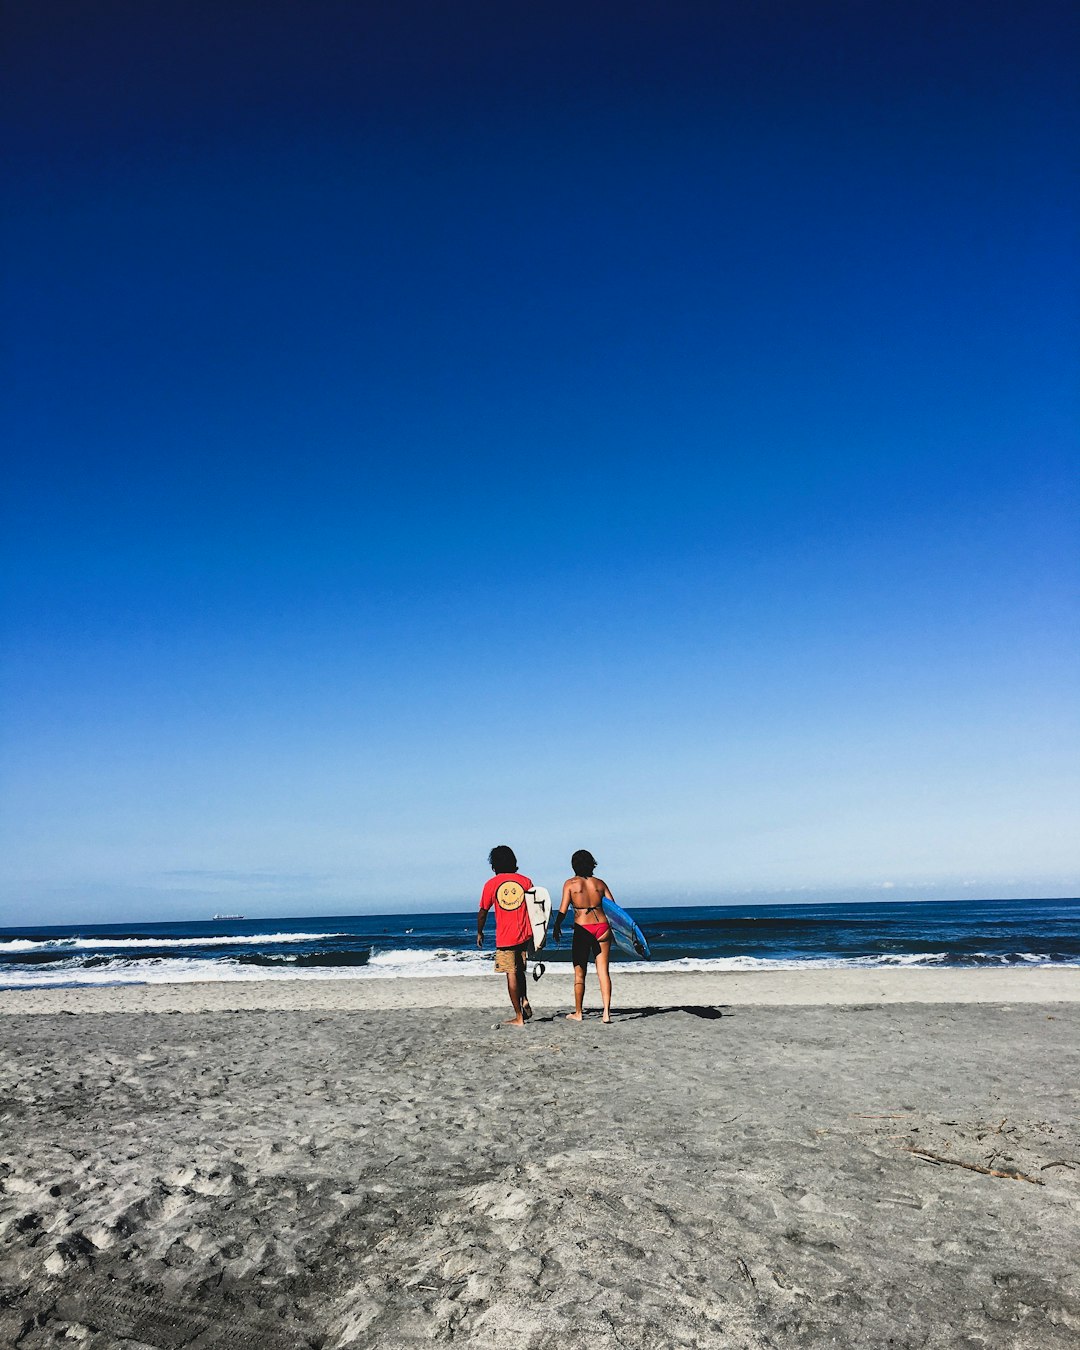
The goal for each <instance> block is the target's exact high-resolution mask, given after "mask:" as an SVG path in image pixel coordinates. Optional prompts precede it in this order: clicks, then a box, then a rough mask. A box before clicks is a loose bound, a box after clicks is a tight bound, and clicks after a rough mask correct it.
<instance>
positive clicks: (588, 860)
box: [570, 848, 596, 877]
mask: <svg viewBox="0 0 1080 1350" xmlns="http://www.w3.org/2000/svg"><path fill="white" fill-rule="evenodd" d="M570 866H571V867H572V868H573V869H574V876H576V877H591V876H592V874H593V873H594V872H595V871H596V859H595V858H594V857H593V855H592V854H591V853H590V852H589V850H588V849H587V848H579V849H578V851H577V852H576V853H575V854H574V856H573V857H572V858H571V859H570Z"/></svg>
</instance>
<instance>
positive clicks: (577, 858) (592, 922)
mask: <svg viewBox="0 0 1080 1350" xmlns="http://www.w3.org/2000/svg"><path fill="white" fill-rule="evenodd" d="M570 866H571V867H572V868H573V869H574V875H573V876H572V877H571V878H570V880H569V881H567V882H565V883H564V884H563V888H562V904H561V905H560V906H559V913H558V915H557V916H556V918H555V941H556V942H558V941H560V939H561V937H562V926H563V919H565V917H566V914H567V911H568V910H569V908H570V906H571V905H573V907H574V941H573V944H572V946H571V959H572V960H573V962H574V1011H573V1012H572V1013H567V1014H566V1015H567V1017H568V1018H569V1019H570V1021H571V1022H580V1021H581V1019H582V1015H583V1014H582V1004H583V1003H584V1001H585V972H586V970H587V969H588V966H589V960H590V959H592V960H594V961H595V962H596V978H597V979H598V980H599V981H600V997H601V998H602V999H603V1000H604V1021H605V1022H610V1021H611V976H610V975H609V974H608V957H610V955H611V936H612V934H611V924H609V923H608V921H607V918H606V916H605V915H604V898H605V897H607V899H608V900H611V901H614V899H615V897H614V896H613V895H612V894H611V892H610V891H609V890H608V885H607V882H606V881H601V880H600V878H599V877H594V876H593V873H594V872H595V871H596V859H595V858H594V857H593V855H592V854H591V853H590V852H589V851H588V850H587V849H584V848H579V849H578V851H577V852H576V853H575V854H574V856H573V857H572V858H571V859H570Z"/></svg>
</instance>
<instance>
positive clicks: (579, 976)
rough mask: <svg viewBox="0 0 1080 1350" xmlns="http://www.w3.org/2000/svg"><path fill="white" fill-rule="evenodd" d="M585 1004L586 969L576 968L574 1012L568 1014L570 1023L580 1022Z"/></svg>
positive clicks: (582, 967) (567, 1017)
mask: <svg viewBox="0 0 1080 1350" xmlns="http://www.w3.org/2000/svg"><path fill="white" fill-rule="evenodd" d="M584 1004H585V967H584V966H575V967H574V1011H573V1012H572V1013H567V1014H566V1019H567V1021H568V1022H580V1021H581V1020H582V1013H583V1008H584Z"/></svg>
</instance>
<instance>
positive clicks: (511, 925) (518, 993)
mask: <svg viewBox="0 0 1080 1350" xmlns="http://www.w3.org/2000/svg"><path fill="white" fill-rule="evenodd" d="M488 862H489V863H490V864H491V870H492V871H493V872H494V873H495V875H494V876H493V877H492V878H491V880H490V881H489V882H488V883H487V884H486V885H485V887H484V889H483V892H482V893H481V895H480V909H479V912H478V913H477V915H476V945H477V946H478V947H483V945H484V925H485V924H486V923H487V916H488V910H489V909H491V908H492V907H493V906H494V909H495V969H496V970H498V971H502V972H503V974H505V976H506V992H507V993H508V994H509V995H510V1002H511V1004H512V1005H513V1009H514V1015H513V1017H511V1018H510V1019H509V1020H508V1021H506V1022H504V1023H503V1026H507V1027H523V1026H524V1025H525V1023H526V1022H527V1021H528V1020H529V1018H530V1017H531V1016H532V1015H533V1011H532V1008H531V1007H530V1006H529V999H528V995H527V993H526V989H527V987H528V986H527V985H526V983H525V958H526V957H527V956H528V954H529V950H530V948H531V947H532V940H533V930H532V920H531V919H530V918H529V909H528V906H527V905H526V904H525V892H526V891H531V890H532V882H531V881H530V880H529V878H528V877H526V876H522V874H521V873H520V872H519V871H518V870H517V865H518V864H517V858H516V857H515V856H514V850H513V849H512V848H508V847H507V845H506V844H499V845H498V846H497V847H495V848H493V849H492V850H491V852H490V853H489V854H488Z"/></svg>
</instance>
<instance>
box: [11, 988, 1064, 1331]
mask: <svg viewBox="0 0 1080 1350" xmlns="http://www.w3.org/2000/svg"><path fill="white" fill-rule="evenodd" d="M461 983H465V982H461ZM470 983H471V982H470ZM485 983H487V982H485ZM545 983H546V982H545ZM629 984H630V982H629V981H628V980H625V981H624V982H623V985H622V988H623V991H624V1000H623V1003H624V1007H626V1006H627V1005H628V1004H630V1003H631V1002H633V1003H635V1004H636V1005H637V1010H636V1011H629V1010H628V1011H624V1012H623V1013H622V1014H621V1015H619V1017H618V1019H617V1021H616V1023H615V1024H614V1025H613V1026H611V1027H604V1026H602V1025H601V1024H600V1023H599V1020H598V1019H596V1018H590V1019H588V1020H587V1021H586V1022H585V1024H584V1025H581V1026H577V1025H573V1024H569V1023H567V1022H565V1021H564V1020H563V1019H562V1017H561V1016H559V1015H558V1014H557V1013H555V1012H553V1011H552V1008H551V1001H550V999H549V1001H548V1007H547V1008H545V1009H541V1010H540V1011H539V1012H538V1016H537V1018H536V1020H534V1022H533V1023H532V1024H531V1025H530V1026H529V1027H528V1028H527V1029H526V1030H525V1031H509V1030H505V1029H502V1028H496V1027H494V1026H493V1021H494V1015H493V1013H492V1011H491V1010H490V1009H484V1008H446V1007H442V1008H439V1007H427V1008H422V1009H418V1010H415V1011H411V1012H407V1011H403V1010H398V1009H383V1010H379V1009H375V1010H342V1011H326V1012H312V1011H279V1012H267V1011H236V1012H222V1011H215V1012H201V1013H191V1014H180V1013H167V1012H138V1011H128V1012H124V1013H115V1014H107V1013H84V1014H83V1015H81V1016H69V1015H64V1014H62V1013H47V1012H41V1013H39V1014H38V1015H35V1016H21V1015H17V1014H16V1015H10V1016H6V1017H0V1043H2V1054H0V1102H2V1106H0V1178H2V1181H0V1192H2V1193H0V1344H2V1345H15V1344H17V1345H18V1346H19V1347H20V1350H39V1347H44V1346H50V1347H51V1346H55V1345H56V1344H57V1343H58V1338H59V1343H63V1344H77V1345H82V1346H84V1347H87V1350H105V1348H106V1347H107V1348H108V1350H114V1347H125V1346H126V1347H128V1348H129V1350H134V1347H136V1346H153V1347H161V1348H162V1350H164V1348H165V1347H180V1346H188V1347H193V1348H194V1347H197V1348H198V1350H206V1348H207V1347H223V1348H224V1347H226V1346H228V1347H248V1346H251V1347H258V1350H279V1348H280V1350H293V1348H294V1347H316V1346H320V1347H327V1348H329V1347H337V1346H347V1345H351V1346H357V1347H364V1346H379V1347H396V1346H411V1345H417V1346H419V1345H422V1344H427V1343H428V1342H430V1341H431V1340H436V1341H440V1340H441V1341H454V1342H456V1343H459V1344H467V1345H479V1346H494V1347H503V1346H506V1347H514V1348H515V1350H521V1348H522V1347H526V1348H527V1347H552V1350H554V1347H560V1350H562V1348H563V1347H577V1346H581V1347H585V1346H589V1347H593V1346H612V1347H615V1346H622V1347H667V1346H679V1345H686V1346H717V1347H726V1346H731V1347H743V1346H747V1347H749V1346H753V1347H759V1346H760V1347H765V1346H775V1347H794V1346H806V1347H815V1350H816V1347H820V1346H851V1347H855V1346H858V1347H867V1346H875V1347H876V1346H890V1347H896V1348H902V1347H913V1346H927V1347H934V1348H935V1350H939V1348H942V1350H944V1348H947V1347H964V1348H965V1350H975V1348H976V1347H979V1348H980V1350H985V1348H986V1347H999V1346H1000V1347H1010V1350H1012V1348H1013V1347H1032V1348H1033V1350H1034V1348H1035V1347H1038V1350H1052V1348H1053V1347H1069V1348H1070V1350H1075V1347H1076V1346H1077V1344H1078V1343H1080V1278H1078V1275H1077V1269H1078V1265H1080V1262H1078V1257H1080V1129H1078V1122H1080V1109H1078V1107H1080V1091H1078V1089H1080V1005H1077V1004H1076V1003H1064V1002H1063V1003H1047V1004H1044V1005H1038V1004H1030V1003H1028V1004H1019V1003H1018V1004H1016V1005H1014V1006H1012V1007H1002V1006H996V1005H982V1006H979V1005H973V1004H967V1005H955V1006H950V1005H945V1004H924V1005H919V1004H907V1003H900V1004H895V1003H894V1004H887V1005H880V1006H866V1005H863V1006H858V1005H854V1006H853V1005H848V1006H833V1007H829V1006H817V1007H809V1006H802V1007H765V1006H761V1005H752V1004H746V1005H741V1006H736V1005H728V1006H715V1005H693V1004H691V1005H687V1006H685V1007H678V1006H673V1005H671V1004H663V1003H660V1004H647V1003H645V1001H644V1000H642V999H640V998H638V999H631V998H629V997H628V996H626V990H627V987H628V985H629ZM292 987H295V986H292ZM546 987H547V988H548V989H549V990H551V991H552V997H554V996H555V995H556V994H557V993H559V992H561V989H562V987H561V986H559V985H557V984H556V985H551V984H546ZM673 987H674V986H673ZM103 992H104V991H103ZM110 992H115V991H110ZM489 992H490V984H489ZM618 992H619V986H618V985H617V986H616V993H617V995H618ZM122 1003H123V999H122V998H121V1004H122ZM128 1003H129V1005H130V999H129V1000H128ZM905 1146H907V1147H912V1146H915V1147H920V1148H923V1149H926V1150H928V1151H930V1152H931V1153H936V1154H941V1155H945V1156H948V1157H950V1158H954V1159H957V1160H963V1161H967V1162H970V1163H976V1164H980V1165H989V1166H993V1167H996V1168H997V1169H999V1170H1015V1171H1019V1172H1022V1173H1024V1174H1026V1175H1028V1176H1031V1177H1033V1178H1036V1179H1038V1180H1039V1181H1041V1182H1043V1183H1044V1184H1042V1185H1033V1184H1029V1183H1028V1182H1025V1181H1019V1180H1010V1179H1005V1178H996V1177H991V1176H986V1175H982V1174H980V1173H977V1172H973V1171H969V1170H966V1169H964V1168H961V1167H958V1166H953V1165H947V1164H945V1165H942V1164H935V1163H932V1162H928V1161H925V1160H922V1159H920V1158H918V1157H916V1156H915V1155H914V1154H912V1153H910V1152H906V1151H905Z"/></svg>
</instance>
